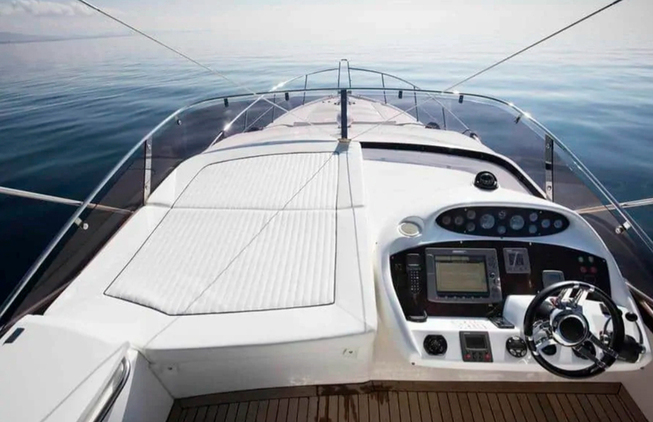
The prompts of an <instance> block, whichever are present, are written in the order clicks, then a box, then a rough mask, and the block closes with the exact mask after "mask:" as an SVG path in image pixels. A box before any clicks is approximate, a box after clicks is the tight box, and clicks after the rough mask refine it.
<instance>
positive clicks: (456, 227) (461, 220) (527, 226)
mask: <svg viewBox="0 0 653 422" xmlns="http://www.w3.org/2000/svg"><path fill="white" fill-rule="evenodd" d="M435 221H436V223H437V224H438V225H439V226H440V227H442V228H444V229H446V230H449V231H452V232H456V233H463V234H472V235H476V236H492V237H533V236H547V235H551V234H556V233H560V232H562V231H564V230H565V229H566V228H567V227H569V220H567V218H566V217H565V216H563V215H561V214H558V213H557V212H553V211H548V210H539V209H532V208H516V207H463V208H454V209H451V210H448V211H445V212H443V213H442V214H440V215H439V216H438V217H437V218H436V219H435Z"/></svg>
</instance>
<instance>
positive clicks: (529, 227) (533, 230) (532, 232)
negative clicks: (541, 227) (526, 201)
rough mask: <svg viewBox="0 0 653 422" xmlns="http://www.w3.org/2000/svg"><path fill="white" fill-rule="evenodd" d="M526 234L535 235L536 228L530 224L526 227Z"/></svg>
mask: <svg viewBox="0 0 653 422" xmlns="http://www.w3.org/2000/svg"><path fill="white" fill-rule="evenodd" d="M528 232H529V233H530V234H535V233H537V226H536V225H535V224H531V225H530V226H528Z"/></svg>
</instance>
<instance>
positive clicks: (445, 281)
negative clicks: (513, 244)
mask: <svg viewBox="0 0 653 422" xmlns="http://www.w3.org/2000/svg"><path fill="white" fill-rule="evenodd" d="M435 284H436V288H437V290H438V293H439V294H447V293H470V294H480V295H483V294H487V293H488V283H487V276H486V271H485V259H484V257H482V256H459V255H438V256H435Z"/></svg>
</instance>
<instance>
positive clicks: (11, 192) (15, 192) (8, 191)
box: [0, 186, 133, 214]
mask: <svg viewBox="0 0 653 422" xmlns="http://www.w3.org/2000/svg"><path fill="white" fill-rule="evenodd" d="M0 194H3V195H7V196H15V197H19V198H28V199H35V200H37V201H43V202H52V203H55V204H63V205H72V206H79V205H82V204H83V202H82V201H80V200H77V199H70V198H62V197H61V196H54V195H46V194H43V193H37V192H30V191H26V190H21V189H14V188H7V187H4V186H0ZM88 206H89V207H92V208H93V209H96V210H101V211H108V212H115V213H117V214H132V213H133V211H130V210H125V209H122V208H115V207H110V206H107V205H102V204H94V203H92V202H90V203H89V204H88Z"/></svg>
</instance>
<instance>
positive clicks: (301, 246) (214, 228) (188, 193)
mask: <svg viewBox="0 0 653 422" xmlns="http://www.w3.org/2000/svg"><path fill="white" fill-rule="evenodd" d="M337 183H338V159H337V154H335V153H330V152H322V153H296V154H277V155H264V156H257V157H250V158H242V159H236V160H230V161H224V162H219V163H214V164H210V165H208V166H206V167H204V168H202V169H201V170H200V171H199V173H197V175H196V176H195V177H194V178H193V180H192V181H191V182H190V184H189V185H188V186H187V187H186V188H185V189H184V190H183V192H182V193H181V195H180V196H179V198H178V199H177V200H176V202H175V203H174V204H173V206H172V208H171V209H170V210H169V211H168V212H167V214H166V215H165V217H164V218H163V220H162V221H161V223H160V224H159V225H158V226H157V227H156V229H155V230H154V232H153V233H152V234H151V235H150V236H149V238H148V239H147V241H146V242H145V243H144V244H143V246H142V247H141V248H140V249H139V251H138V252H137V253H136V255H135V256H134V257H133V259H131V261H130V262H129V264H128V265H127V266H126V267H125V268H124V270H123V271H122V272H121V273H120V275H119V276H118V277H117V279H116V280H115V281H114V282H113V283H112V285H111V286H110V287H109V288H108V289H107V291H106V293H107V294H108V295H110V296H113V297H116V298H120V299H124V300H128V301H130V302H134V303H138V304H141V305H144V306H147V307H150V308H153V309H156V310H159V311H161V312H164V313H166V314H171V315H186V314H207V313H222V312H242V311H260V310H270V309H287V308H297V307H307V306H318V305H326V304H330V303H333V301H334V287H335V283H334V278H335V248H336V241H335V237H336V198H337V195H336V193H337Z"/></svg>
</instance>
